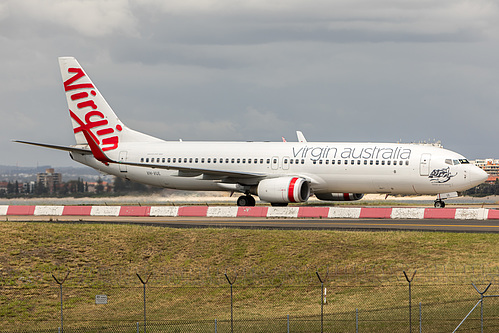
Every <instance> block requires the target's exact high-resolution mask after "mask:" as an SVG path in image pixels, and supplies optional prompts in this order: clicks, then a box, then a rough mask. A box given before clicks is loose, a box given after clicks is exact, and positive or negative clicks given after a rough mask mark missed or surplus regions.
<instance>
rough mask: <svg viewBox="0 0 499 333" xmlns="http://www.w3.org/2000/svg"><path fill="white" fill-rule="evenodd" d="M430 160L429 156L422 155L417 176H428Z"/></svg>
mask: <svg viewBox="0 0 499 333" xmlns="http://www.w3.org/2000/svg"><path fill="white" fill-rule="evenodd" d="M430 160H431V154H422V155H421V161H420V163H419V174H420V175H421V176H428V175H429V174H430Z"/></svg>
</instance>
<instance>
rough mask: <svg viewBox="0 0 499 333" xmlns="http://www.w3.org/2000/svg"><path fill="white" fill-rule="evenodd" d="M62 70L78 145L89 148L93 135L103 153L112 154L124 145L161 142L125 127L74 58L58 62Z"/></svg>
mask: <svg viewBox="0 0 499 333" xmlns="http://www.w3.org/2000/svg"><path fill="white" fill-rule="evenodd" d="M59 66H60V68H61V75H62V81H63V82H64V91H65V93H66V99H67V102H68V107H69V115H70V116H71V121H72V124H73V132H74V134H75V138H76V144H78V145H86V144H88V140H87V139H86V136H87V135H90V137H91V138H92V140H93V141H94V142H95V143H96V144H97V145H98V146H99V148H100V149H102V151H107V152H112V151H115V150H117V149H118V147H119V145H120V143H121V142H124V141H127V142H131V141H135V142H153V141H161V140H159V139H157V138H154V137H152V136H149V135H146V134H143V133H140V132H136V131H134V130H131V129H129V128H128V127H126V126H125V125H124V124H123V123H122V122H121V121H120V120H119V119H118V117H117V116H116V114H115V113H114V111H113V110H112V109H111V107H110V106H109V104H108V103H107V102H106V100H105V99H104V97H103V96H102V94H101V93H100V92H99V90H98V89H97V87H96V86H95V85H94V84H93V82H92V81H91V80H90V78H89V76H88V75H87V74H86V73H85V71H84V70H83V68H82V67H81V65H80V64H79V63H78V61H77V60H76V59H75V58H73V57H61V58H59ZM84 132H86V135H84Z"/></svg>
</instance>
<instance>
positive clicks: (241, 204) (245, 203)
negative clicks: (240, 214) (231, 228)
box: [237, 195, 249, 207]
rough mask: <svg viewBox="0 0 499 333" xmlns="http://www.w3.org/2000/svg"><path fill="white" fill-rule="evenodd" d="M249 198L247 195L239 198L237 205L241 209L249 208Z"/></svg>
mask: <svg viewBox="0 0 499 333" xmlns="http://www.w3.org/2000/svg"><path fill="white" fill-rule="evenodd" d="M248 201H249V200H248V196H247V195H241V196H240V197H239V198H237V205H238V206H239V207H246V206H248Z"/></svg>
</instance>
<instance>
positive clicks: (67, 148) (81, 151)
mask: <svg viewBox="0 0 499 333" xmlns="http://www.w3.org/2000/svg"><path fill="white" fill-rule="evenodd" d="M12 142H17V143H24V144H27V145H32V146H38V147H44V148H50V149H57V150H64V151H69V152H74V153H79V154H92V152H91V151H90V150H89V149H83V148H76V147H71V146H59V145H51V144H47V143H38V142H30V141H23V140H12Z"/></svg>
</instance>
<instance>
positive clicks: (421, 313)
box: [419, 302, 423, 333]
mask: <svg viewBox="0 0 499 333" xmlns="http://www.w3.org/2000/svg"><path fill="white" fill-rule="evenodd" d="M421 332H423V311H422V309H421V302H419V333H421Z"/></svg>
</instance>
